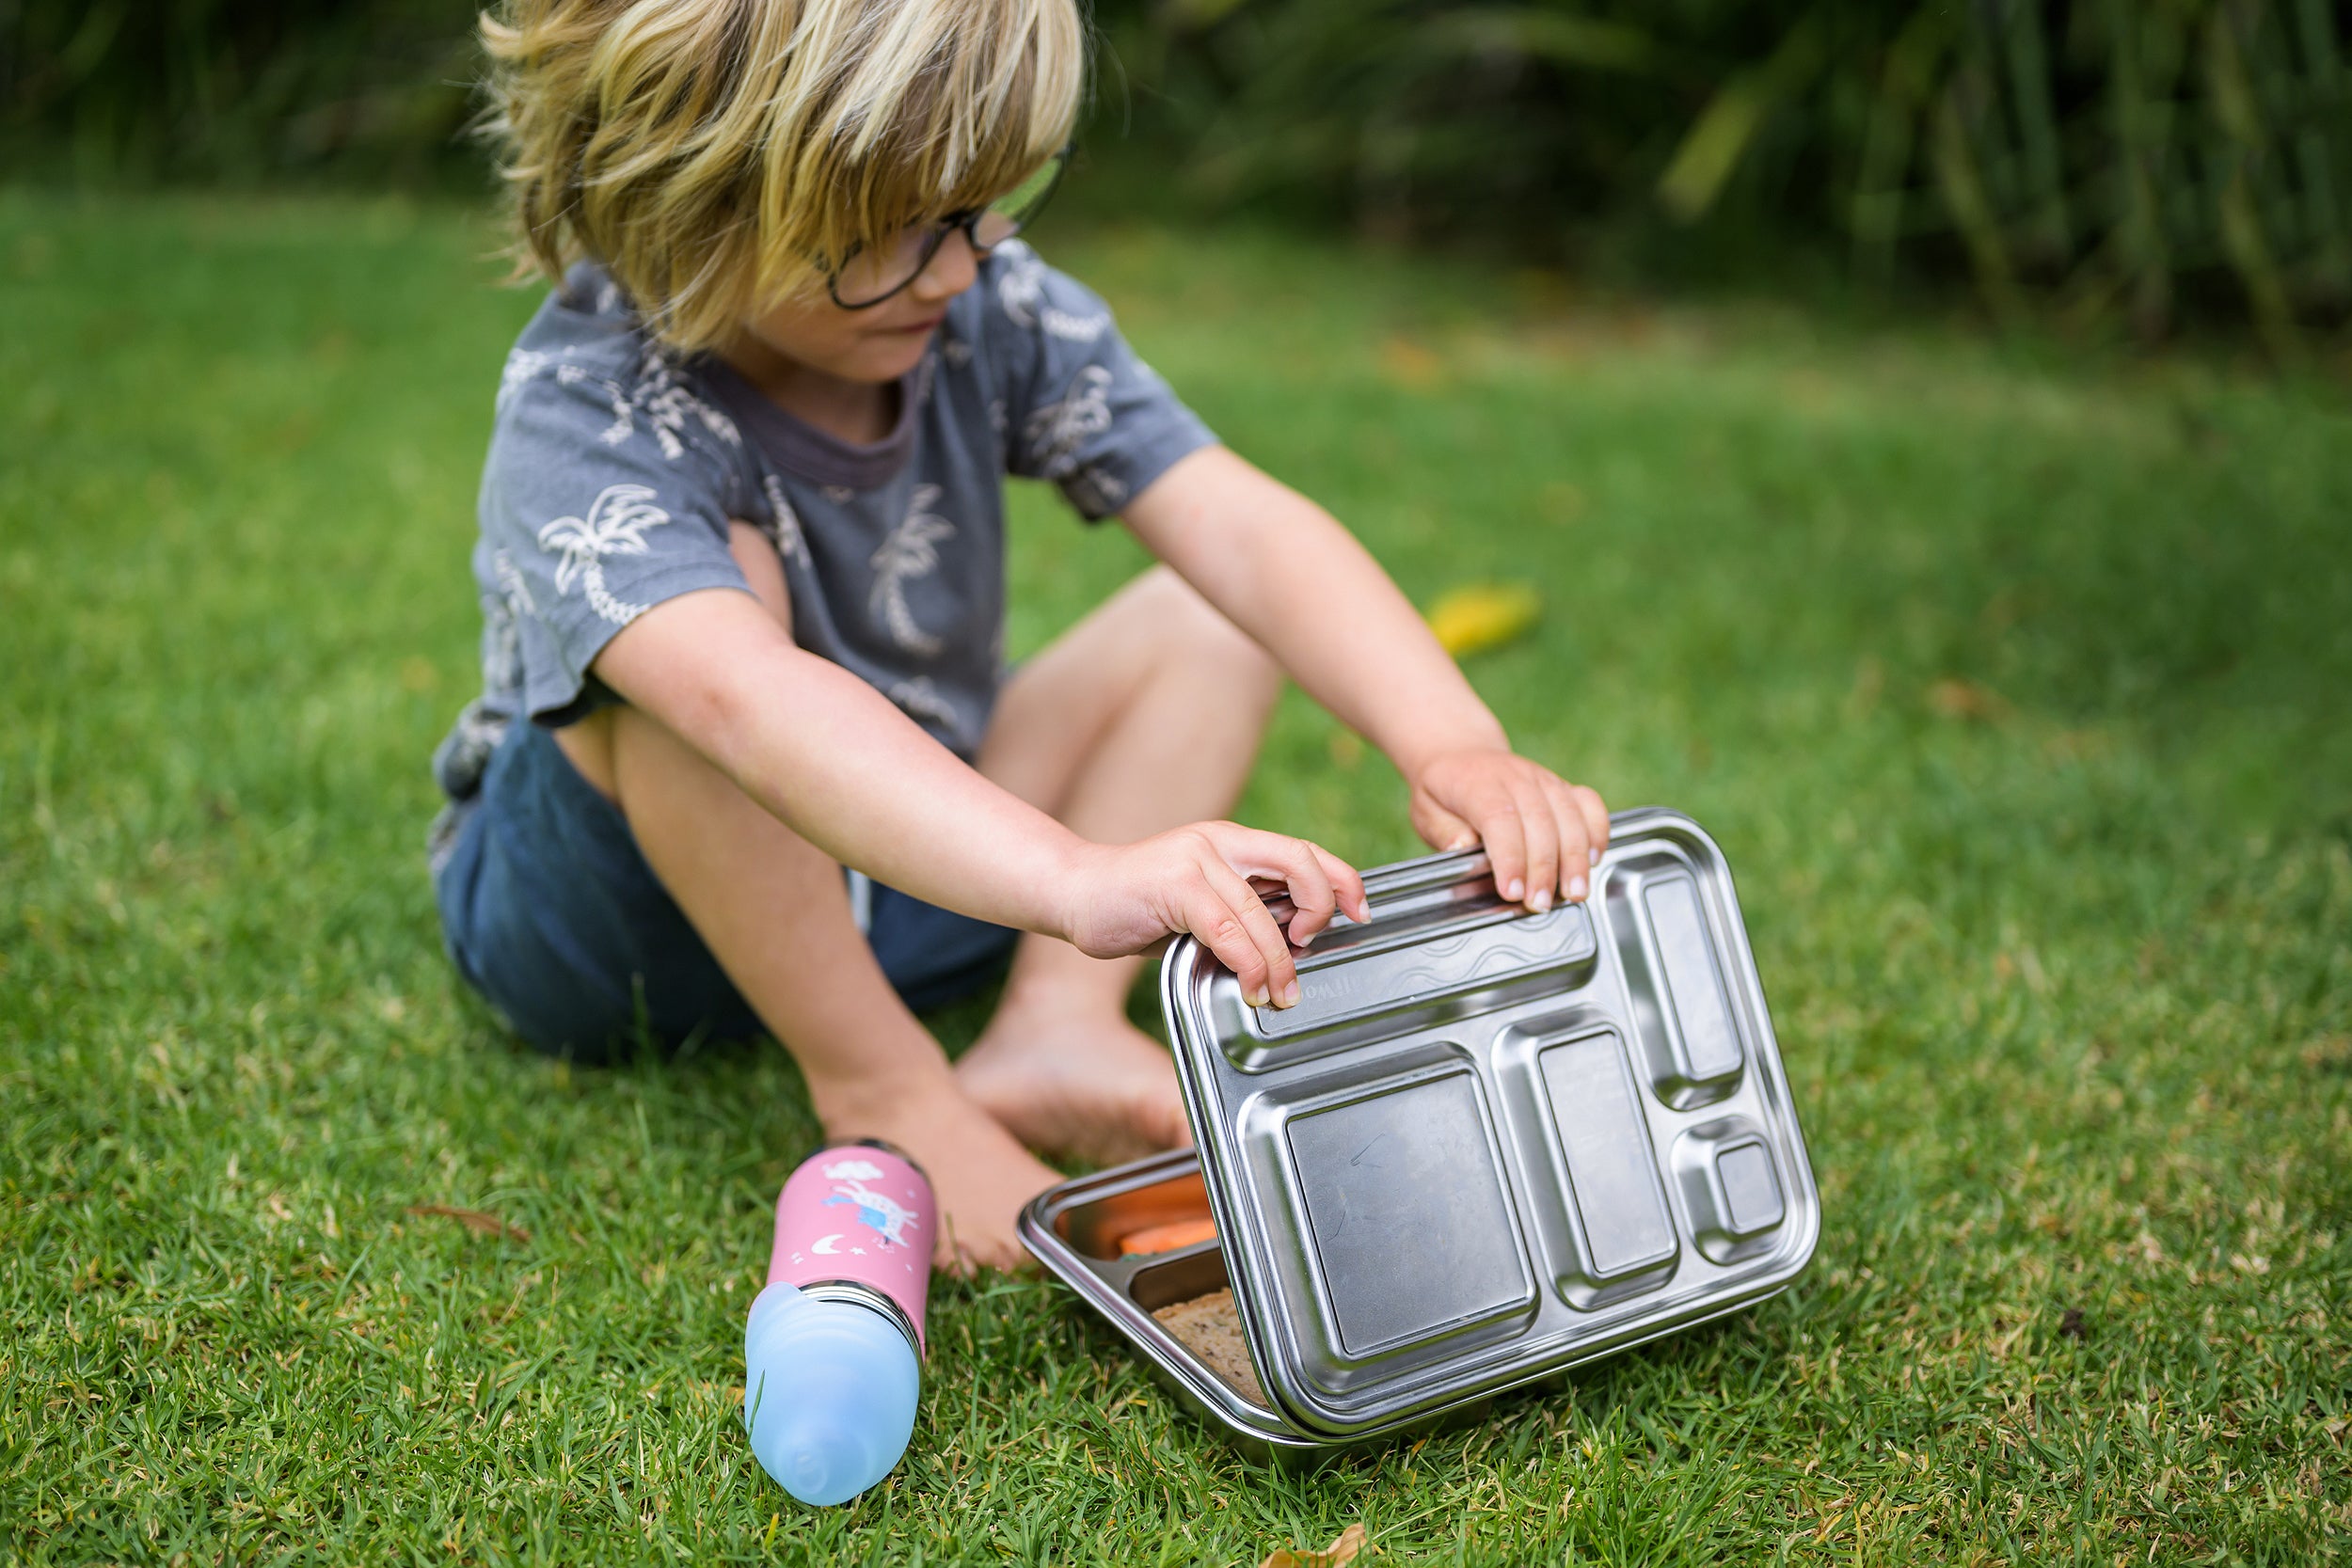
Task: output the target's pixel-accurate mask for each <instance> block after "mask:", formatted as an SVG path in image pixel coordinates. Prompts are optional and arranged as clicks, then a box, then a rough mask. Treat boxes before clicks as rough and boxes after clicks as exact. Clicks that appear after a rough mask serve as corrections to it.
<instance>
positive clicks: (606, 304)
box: [434, 241, 1215, 803]
mask: <svg viewBox="0 0 2352 1568" xmlns="http://www.w3.org/2000/svg"><path fill="white" fill-rule="evenodd" d="M898 402H899V414H898V422H897V426H896V428H894V429H893V430H892V431H891V433H890V434H889V435H888V436H885V437H884V438H883V439H882V440H881V441H878V442H875V443H873V444H871V445H858V444H855V443H852V442H848V441H844V440H841V439H840V438H838V437H837V436H831V435H828V434H827V433H825V432H823V431H819V430H817V429H815V428H813V427H812V426H810V425H807V424H805V423H803V422H802V421H801V420H796V419H794V418H793V417H792V416H790V415H788V414H787V413H785V412H784V411H783V410H781V409H779V408H777V407H776V406H775V405H774V404H772V403H771V402H769V401H768V399H767V398H766V397H765V396H763V395H762V394H761V393H760V392H759V391H758V390H757V389H755V388H753V387H752V386H751V385H750V384H749V383H747V382H746V381H745V380H744V379H743V378H742V377H741V376H739V375H738V374H737V373H736V372H734V371H733V370H732V369H731V368H730V367H728V366H727V365H726V364H725V363H724V362H723V361H721V360H719V359H718V358H716V357H715V356H698V357H694V358H690V359H680V358H678V357H676V356H672V355H669V354H667V353H665V352H663V351H662V350H660V348H658V347H657V346H656V345H655V343H654V342H653V341H652V340H651V339H650V338H648V337H647V336H646V335H645V333H644V328H643V326H642V325H641V324H640V323H639V321H638V320H637V318H636V316H635V314H634V313H633V312H632V311H631V309H629V306H628V300H627V299H626V298H625V297H624V296H623V294H622V292H621V290H620V289H619V288H618V287H617V286H616V285H615V284H614V283H613V282H612V278H611V277H608V276H607V275H606V274H605V273H604V272H603V271H602V270H600V269H599V268H597V267H596V266H594V265H591V264H587V263H582V264H581V265H580V266H576V267H574V268H573V269H572V271H571V273H570V274H569V276H567V277H566V278H565V279H564V286H563V288H561V289H559V290H557V291H556V292H554V293H551V294H550V295H549V296H548V301H547V303H546V304H545V305H544V306H542V307H541V308H540V310H539V312H538V314H537V315H536V316H534V317H532V322H531V325H529V326H528V327H526V328H524V330H523V334H522V337H521V339H520V340H519V341H516V345H515V349H514V352H513V353H512V354H510V355H509V356H507V360H506V370H505V373H504V375H503V377H502V378H501V382H500V386H499V395H498V416H497V422H496V424H495V426H494V429H493V432H492V435H491V437H490V451H489V457H488V460H487V462H486V463H485V466H484V470H483V476H482V495H481V503H480V512H481V523H482V537H481V540H480V542H479V543H478V544H477V545H476V546H475V547H474V553H473V569H474V578H475V580H476V583H477V585H478V586H479V588H480V591H481V596H482V610H483V619H484V628H483V641H482V665H483V683H482V684H483V692H482V696H481V698H480V699H479V700H478V701H476V702H474V703H473V704H471V705H469V706H468V707H467V709H466V711H465V712H464V713H463V714H461V715H460V716H459V719H458V721H457V723H456V725H455V727H454V728H453V729H452V731H451V732H450V735H449V736H448V738H447V739H446V740H444V741H443V742H442V743H441V746H440V749H439V750H438V751H437V752H436V753H435V756H434V768H435V772H436V774H437V777H438V778H439V780H440V784H441V787H442V789H443V791H444V793H446V794H447V795H448V797H449V798H450V800H452V801H453V802H459V803H462V802H465V801H467V800H470V799H472V797H473V796H474V795H475V794H476V793H477V791H478V790H479V788H480V786H481V779H482V773H483V770H484V768H485V767H486V766H487V763H488V758H489V753H490V752H491V750H492V749H493V748H494V747H495V746H496V745H497V742H498V739H499V737H500V736H501V735H502V734H503V733H504V731H505V728H506V725H507V724H508V723H509V722H510V721H513V720H514V719H516V718H518V717H528V718H530V719H532V720H535V721H539V722H541V723H544V724H548V725H561V724H564V723H568V722H570V721H573V720H575V719H578V718H580V717H581V716H582V715H583V714H586V713H588V712H590V711H592V710H593V709H595V708H596V706H598V705H601V704H602V703H605V702H609V701H611V700H612V697H611V694H610V693H609V692H607V691H605V690H604V689H603V688H602V687H601V685H600V684H599V683H598V682H596V679H595V678H594V677H593V676H592V675H590V674H589V673H588V667H589V664H590V662H591V661H592V660H593V659H594V658H595V657H596V654H597V653H598V651H600V650H601V649H602V648H603V647H604V645H605V643H606V641H608V640H609V639H611V637H612V634H613V633H614V632H617V631H618V630H620V629H621V627H623V626H627V625H628V623H629V622H630V621H632V620H634V619H635V618H636V617H638V616H639V615H642V614H644V612H645V611H646V610H648V609H650V608H651V607H653V606H654V605H657V604H660V602H662V601H663V600H664V599H669V598H674V597H675V596H676V595H678V594H685V593H690V592H691V591H693V590H696V589H701V588H744V587H745V583H744V580H743V576H742V573H741V572H740V571H739V570H738V569H737V567H736V564H735V560H734V558H733V557H732V556H730V555H729V554H728V553H727V525H728V522H729V520H730V519H739V520H741V521H743V522H747V523H752V524H755V525H756V526H757V527H758V528H760V529H761V530H762V531H764V532H765V533H766V534H767V535H768V537H769V538H770V539H771V540H772V541H773V542H774V543H775V546H776V548H777V552H778V554H779V555H780V557H781V558H782V561H783V564H784V575H785V580H786V582H787V585H788V587H789V590H790V593H791V599H792V635H793V638H794V640H795V641H798V642H799V643H800V645H801V646H802V647H803V648H806V649H807V650H808V651H809V652H811V653H814V654H818V655H820V656H822V657H825V658H829V659H832V660H833V661H834V663H836V664H839V665H841V666H842V667H844V668H845V669H848V670H850V671H853V672H855V673H857V674H858V675H859V676H861V677H862V678H864V679H865V680H866V681H867V682H868V683H869V684H871V685H872V686H873V687H874V688H875V689H878V690H880V691H882V693H883V694H884V695H886V696H888V697H889V698H890V700H891V701H892V702H894V703H896V704H897V705H898V707H899V708H900V709H902V710H903V711H904V712H905V713H906V714H907V715H908V717H910V718H912V719H914V721H916V722H917V723H919V724H921V725H922V726H923V727H924V728H925V729H926V730H928V731H929V732H930V734H931V735H932V736H935V737H937V738H938V740H939V741H940V742H941V743H942V744H943V745H946V747H948V748H949V749H950V750H951V751H953V752H956V754H957V755H959V756H961V757H963V758H965V759H966V760H970V759H971V758H972V757H973V756H974V755H975V754H976V753H977V751H978V749H979V744H980V737H981V736H982V735H983V734H984V733H985V731H986V730H987V727H988V720H989V712H990V709H991V707H992V705H993V703H994V701H995V696H996V689H997V685H998V682H999V681H1000V679H1001V678H1002V675H1003V665H1004V624H1005V510H1004V480H1005V477H1006V476H1007V475H1008V474H1011V475H1019V476H1022V477H1025V478H1033V479H1042V480H1050V481H1052V482H1053V483H1056V484H1057V485H1059V486H1060V488H1061V492H1062V494H1063V495H1064V496H1065V497H1066V498H1067V499H1069V501H1070V503H1071V505H1073V507H1075V508H1076V509H1077V510H1078V512H1079V513H1080V514H1081V515H1084V516H1086V517H1088V518H1089V519H1092V518H1099V517H1104V516H1107V515H1111V514H1113V513H1115V512H1117V511H1118V510H1119V509H1120V507H1121V506H1123V505H1125V504H1126V502H1127V501H1128V499H1130V498H1132V497H1134V496H1136V495H1138V494H1140V493H1141V492H1142V491H1143V489H1144V488H1145V486H1147V485H1149V484H1150V483H1152V481H1153V480H1154V479H1156V478H1158V477H1159V475H1160V474H1161V472H1162V471H1163V470H1165V469H1166V468H1167V467H1168V465H1170V464H1172V463H1174V462H1175V461H1176V460H1177V459H1178V458H1180V457H1182V456H1184V454H1185V453H1187V452H1190V451H1194V450H1195V449H1196V448H1199V447H1201V446H1204V445H1207V444H1208V443H1210V442H1212V441H1213V440H1214V439H1215V437H1214V436H1212V435H1211V434H1210V433H1209V430H1208V428H1207V427H1206V426H1205V425H1203V424H1202V423H1201V422H1200V420H1199V419H1198V418H1197V417H1195V416H1194V414H1193V413H1192V411H1191V410H1190V409H1188V408H1186V407H1185V406H1184V404H1182V403H1181V402H1179V401H1178V400H1177V398H1176V396H1175V394H1174V393H1173V392H1171V391H1170V390H1169V389H1168V384H1167V383H1166V382H1164V381H1162V380H1161V379H1160V378H1159V377H1158V376H1157V375H1155V374H1153V373H1152V371H1151V369H1150V368H1149V367H1148V366H1146V365H1145V364H1144V363H1143V362H1142V361H1141V360H1139V359H1137V358H1136V356H1135V355H1134V354H1133V353H1132V352H1131V351H1130V350H1129V349H1128V347H1127V345H1126V343H1125V341H1123V340H1121V339H1120V335H1119V332H1118V329H1117V328H1116V327H1115V326H1114V325H1113V324H1112V321H1111V316H1110V312H1109V310H1108V309H1105V308H1104V304H1103V302H1102V300H1101V299H1099V298H1098V297H1096V296H1095V294H1094V293H1091V292H1090V291H1089V290H1088V289H1086V288H1085V287H1084V286H1083V285H1081V284H1079V283H1077V282H1076V281H1074V280H1073V279H1072V278H1071V277H1067V276H1066V275H1064V274H1062V273H1059V272H1057V271H1055V270H1054V269H1053V268H1051V267H1049V266H1047V265H1046V264H1045V263H1044V262H1043V261H1040V260H1039V259H1038V256H1037V253H1036V252H1035V251H1034V250H1032V249H1030V248H1029V247H1028V246H1027V245H1024V244H1022V243H1020V242H1019V241H1014V242H1012V243H1010V244H1007V245H1000V246H999V247H997V249H996V250H995V251H994V252H993V254H992V255H991V256H990V257H989V258H988V259H987V260H986V261H983V262H982V263H981V264H980V269H979V279H978V281H977V283H976V284H975V285H974V286H973V287H972V288H970V289H969V290H967V291H965V292H964V293H962V294H961V295H959V296H957V298H956V299H955V300H954V301H953V302H952V303H951V304H950V305H949V306H948V309H947V314H946V320H945V321H944V322H943V323H942V324H941V325H940V327H939V330H938V332H937V334H936V336H935V337H934V338H933V340H932V342H931V346H930V350H929V351H928V352H927V353H926V354H925V356H924V357H923V360H922V362H921V363H920V364H919V365H918V366H917V367H916V368H915V369H914V371H913V372H909V373H908V375H907V376H906V378H905V380H904V382H903V383H902V384H901V387H900V396H899V400H898Z"/></svg>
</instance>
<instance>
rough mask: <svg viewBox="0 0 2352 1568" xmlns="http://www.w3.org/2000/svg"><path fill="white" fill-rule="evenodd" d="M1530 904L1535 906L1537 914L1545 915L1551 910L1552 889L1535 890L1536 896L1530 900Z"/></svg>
mask: <svg viewBox="0 0 2352 1568" xmlns="http://www.w3.org/2000/svg"><path fill="white" fill-rule="evenodd" d="M1528 902H1529V903H1530V904H1533V905H1534V906H1535V912H1536V913H1537V914H1541V913H1543V912H1544V911H1546V910H1548V909H1549V908H1551V889H1549V888H1548V887H1539V888H1537V889H1536V890H1535V896H1534V897H1533V898H1530V899H1529V900H1528Z"/></svg>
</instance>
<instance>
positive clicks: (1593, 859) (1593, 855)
mask: <svg viewBox="0 0 2352 1568" xmlns="http://www.w3.org/2000/svg"><path fill="white" fill-rule="evenodd" d="M1584 855H1585V860H1586V863H1588V864H1591V865H1598V864H1599V863H1600V851H1599V850H1597V849H1587V850H1585V851H1584Z"/></svg>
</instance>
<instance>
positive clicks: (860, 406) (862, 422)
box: [722, 333, 899, 446]
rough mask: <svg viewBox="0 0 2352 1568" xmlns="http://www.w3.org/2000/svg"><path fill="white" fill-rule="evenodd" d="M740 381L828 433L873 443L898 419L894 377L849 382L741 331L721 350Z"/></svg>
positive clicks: (842, 437) (890, 429)
mask: <svg viewBox="0 0 2352 1568" xmlns="http://www.w3.org/2000/svg"><path fill="white" fill-rule="evenodd" d="M722 352H723V356H724V357H725V359H726V361H727V363H728V364H730V365H732V366H734V367H735V369H736V370H737V372H739V373H740V374H741V375H742V377H743V379H744V380H746V381H748V382H750V383H751V384H752V385H753V386H755V387H756V388H759V389H760V391H761V392H763V393H765V394H766V395H767V398H768V401H769V402H770V403H772V404H775V405H776V406H777V407H778V408H781V409H783V410H784V411H785V412H786V413H787V414H789V415H791V416H792V417H793V418H794V419H796V420H800V421H801V422H803V424H811V425H815V426H816V427H817V428H818V430H821V431H823V432H824V433H825V434H827V435H828V436H839V437H841V439H843V440H845V441H854V442H857V443H858V444H860V445H862V446H863V445H871V444H872V443H873V442H876V441H879V440H881V439H882V437H884V436H888V435H889V434H890V432H891V431H892V429H894V428H895V427H896V426H897V424H898V398H899V390H898V383H897V382H896V381H852V380H850V379H849V378H847V377H846V376H838V375H834V374H832V373H830V372H825V371H820V370H818V369H817V368H816V367H814V366H812V365H805V364H803V363H802V362H801V361H800V360H798V359H794V358H790V357H788V356H785V355H782V354H779V353H777V352H776V351H775V350H774V349H772V348H771V347H769V346H768V345H767V344H766V343H763V342H761V341H759V340H758V339H756V338H754V337H752V336H751V335H750V334H749V333H745V334H743V335H742V336H741V337H739V338H738V339H737V340H736V341H734V342H732V343H730V344H728V345H727V346H726V348H725V349H724V350H723V351H722Z"/></svg>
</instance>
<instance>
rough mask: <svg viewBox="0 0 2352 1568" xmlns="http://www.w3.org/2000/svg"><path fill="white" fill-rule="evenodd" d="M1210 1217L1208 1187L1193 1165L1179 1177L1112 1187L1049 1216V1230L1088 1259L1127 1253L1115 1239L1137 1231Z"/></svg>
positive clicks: (1121, 1239)
mask: <svg viewBox="0 0 2352 1568" xmlns="http://www.w3.org/2000/svg"><path fill="white" fill-rule="evenodd" d="M1210 1218H1211V1216H1210V1212H1209V1191H1208V1188H1207V1187H1206V1186H1204V1185H1203V1184H1202V1183H1201V1180H1200V1168H1199V1167H1198V1166H1197V1165H1196V1166H1195V1167H1194V1168H1193V1169H1192V1170H1191V1171H1189V1172H1187V1173H1186V1174H1184V1175H1183V1176H1178V1177H1172V1178H1170V1179H1169V1180H1165V1181H1155V1182H1152V1183H1151V1184H1149V1185H1147V1186H1139V1187H1131V1188H1124V1189H1118V1190H1114V1191H1111V1192H1108V1193H1105V1194H1104V1196H1101V1197H1097V1198H1095V1199H1093V1200H1091V1201H1089V1202H1087V1203H1082V1204H1078V1205H1075V1206H1073V1207H1071V1208H1067V1209H1064V1210H1062V1211H1061V1212H1059V1213H1057V1215H1056V1216H1055V1218H1054V1230H1055V1233H1056V1234H1057V1235H1058V1236H1060V1237H1061V1239H1062V1240H1063V1241H1065V1242H1068V1243H1070V1244H1071V1245H1072V1246H1073V1247H1075V1248H1076V1249H1077V1250H1078V1251H1080V1252H1082V1253H1084V1254H1085V1255H1086V1256H1087V1257H1089V1258H1096V1259H1118V1258H1120V1257H1123V1256H1126V1255H1125V1254H1123V1253H1122V1252H1121V1251H1120V1244H1119V1243H1120V1242H1121V1241H1123V1240H1125V1239H1126V1238H1127V1237H1129V1236H1132V1235H1135V1234H1136V1232H1138V1231H1143V1230H1149V1229H1152V1228H1154V1227H1159V1226H1164V1225H1173V1224H1176V1223H1178V1222H1180V1221H1185V1220H1209V1219H1210Z"/></svg>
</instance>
